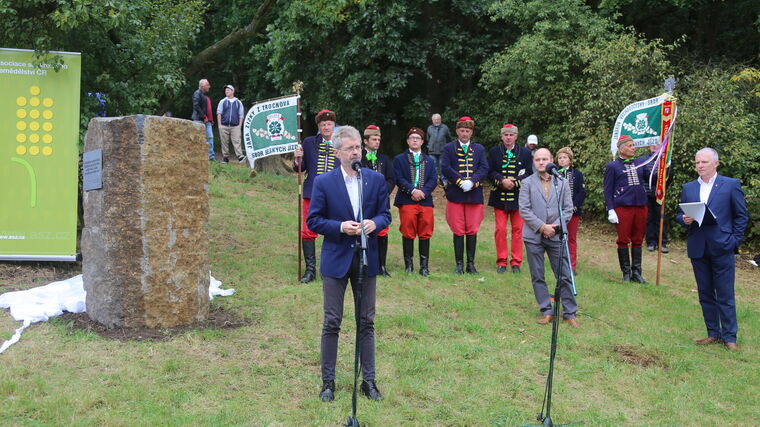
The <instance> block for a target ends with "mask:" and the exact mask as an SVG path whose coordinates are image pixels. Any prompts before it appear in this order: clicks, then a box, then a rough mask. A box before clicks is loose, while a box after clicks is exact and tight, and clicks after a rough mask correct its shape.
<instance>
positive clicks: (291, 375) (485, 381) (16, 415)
mask: <svg viewBox="0 0 760 427" xmlns="http://www.w3.org/2000/svg"><path fill="white" fill-rule="evenodd" d="M212 173H213V178H212V185H211V189H210V192H211V220H210V227H209V230H210V238H211V247H210V254H209V256H210V260H211V266H212V273H213V275H214V276H215V277H216V278H218V279H219V280H221V281H222V282H223V284H224V285H223V287H225V288H227V287H233V288H235V289H236V290H237V292H236V293H235V295H234V296H231V297H224V298H216V299H215V300H214V301H213V302H212V306H213V307H220V306H221V307H223V308H224V309H225V310H228V311H231V312H233V313H236V314H237V315H238V316H240V317H242V318H245V319H247V320H248V321H249V322H248V325H247V326H244V327H241V328H238V329H234V330H225V331H221V330H208V329H207V330H193V331H190V332H185V333H182V334H180V335H178V336H175V337H173V338H171V339H168V340H165V341H114V340H111V339H106V338H103V337H101V336H99V335H96V334H94V333H91V332H83V331H82V330H79V329H76V328H74V327H73V326H72V324H71V323H70V322H66V321H63V320H60V319H57V320H53V321H51V322H47V323H44V324H37V325H34V326H32V327H31V328H29V329H27V331H26V332H25V333H24V335H23V337H22V339H21V341H20V342H19V343H18V344H16V345H15V346H13V347H11V348H10V349H9V350H8V351H6V353H5V354H2V355H0V424H3V425H35V426H36V425H108V426H121V425H196V426H198V425H203V426H206V425H209V426H216V425H288V426H289V425H337V424H340V423H345V420H346V417H347V416H348V415H350V413H351V384H352V374H353V368H352V367H353V342H354V333H355V326H354V325H355V320H354V315H353V304H352V303H351V302H350V301H352V300H351V296H347V298H346V301H347V303H346V308H345V319H344V324H343V334H341V339H340V349H339V355H338V365H337V380H336V383H337V391H336V400H335V402H333V403H330V404H326V403H322V402H321V401H320V400H319V398H318V393H319V390H320V386H321V379H320V368H319V337H320V332H321V321H322V291H321V282H319V281H316V282H312V283H310V284H308V285H302V284H299V283H298V282H297V277H296V268H297V267H296V263H297V252H296V245H297V236H296V232H295V230H296V224H297V219H296V214H295V212H296V205H297V202H296V199H297V189H296V187H295V178H293V177H276V176H266V175H261V174H260V175H259V176H258V177H257V178H255V179H249V178H248V172H247V170H246V169H245V168H241V167H234V166H231V165H221V164H214V165H212ZM437 191H438V192H440V190H437ZM443 208H444V206H443V203H438V204H437V206H436V220H437V224H436V231H435V234H434V236H433V239H432V247H431V261H430V266H431V271H432V275H431V276H430V277H428V278H423V277H421V276H419V275H417V274H413V275H406V274H404V273H403V272H402V269H403V262H402V259H401V236H400V234H399V232H398V215H397V214H398V211H397V210H396V209H395V208H393V209H392V211H393V214H394V224H393V225H392V228H391V233H390V241H391V245H390V248H389V251H388V252H389V270H390V272H391V274H392V275H393V278H391V279H386V278H378V295H377V300H378V301H377V315H376V325H375V327H376V334H377V336H376V341H377V350H376V352H377V379H378V386H379V388H380V390H381V391H382V392H383V394H384V395H385V400H384V401H382V402H380V403H375V402H370V401H368V400H367V399H361V400H360V401H359V411H358V418H359V420H360V421H361V422H362V423H366V424H367V425H375V426H397V425H492V424H493V423H496V424H505V425H524V424H533V423H535V416H536V414H537V413H538V411H539V410H540V407H541V400H542V397H543V390H544V384H545V381H546V373H547V368H548V360H549V357H548V356H549V339H550V335H551V328H550V327H547V326H540V325H538V324H536V322H535V320H536V318H537V317H538V310H537V307H536V303H535V300H534V298H533V293H532V288H531V285H530V274H529V273H528V268H527V265H524V266H523V272H522V273H521V274H515V275H513V274H511V273H508V274H504V275H497V274H496V272H495V250H494V243H493V237H492V236H493V214H492V211H491V210H488V209H487V211H486V219H485V220H484V222H483V227H482V228H481V232H480V234H479V241H478V244H479V250H478V254H477V255H478V258H477V261H476V265H477V267H478V269H479V270H480V273H481V274H480V275H477V276H472V275H465V276H456V275H454V274H452V271H453V267H454V260H453V249H452V243H451V233H450V231H449V229H448V227H447V225H446V224H445V221H444V210H443ZM670 247H671V249H672V250H671V253H670V254H667V255H664V256H663V269H662V279H661V286H659V287H658V286H655V285H654V284H653V283H654V279H655V266H656V256H655V255H653V254H651V253H648V252H646V251H645V255H644V257H645V258H644V273H645V274H644V277H645V278H646V279H647V280H649V281H650V282H652V284H649V285H638V284H625V283H622V282H621V281H620V273H619V271H618V267H617V254H616V250H615V245H614V236H613V228H612V225H609V224H604V223H599V224H594V225H588V223H583V224H582V225H581V230H580V236H579V261H578V273H579V275H578V277H577V284H578V291H579V295H578V297H577V300H578V305H579V312H578V318H579V321H580V323H581V325H582V328H581V329H570V328H568V327H566V326H565V325H564V324H563V325H560V338H559V350H558V357H557V361H556V365H555V369H556V370H555V377H554V380H555V382H554V384H555V388H554V398H553V399H554V400H553V410H552V418H553V420H554V421H555V422H556V423H564V422H573V421H583V422H584V423H585V425H683V424H685V425H757V424H758V415H760V410H758V403H757V400H758V396H760V369H759V368H758V367H759V366H760V351H759V350H758V349H759V348H760V338H759V334H758V330H759V329H760V321H759V320H758V313H759V312H760V310H759V309H758V305H759V304H760V297H759V296H758V294H759V293H760V280H758V275H757V270H754V271H753V270H748V269H743V268H742V269H738V270H737V281H736V298H737V314H738V319H739V327H740V330H739V345H740V347H741V351H740V352H738V353H730V352H728V351H726V350H725V349H724V348H723V347H722V346H720V345H712V346H703V347H698V346H695V345H694V344H693V343H692V342H693V340H694V339H696V338H703V337H705V336H706V332H705V329H704V323H703V322H702V316H701V310H700V308H699V304H698V301H697V294H696V289H695V283H694V277H693V272H692V269H691V264H690V263H689V261H688V259H687V258H686V255H685V247H684V244H683V243H679V242H675V243H674V244H672V245H670ZM415 266H417V259H415ZM548 277H549V278H550V279H551V280H552V281H553V279H552V276H551V274H549V276H548ZM11 284H12V285H13V288H14V289H15V288H26V287H31V286H37V285H39V284H40V283H31V282H28V283H27V282H25V283H15V282H13V280H12V279H8V280H6V283H1V282H0V293H2V292H4V291H5V290H10V289H11ZM349 293H350V291H349ZM18 326H19V324H18V322H15V321H13V319H12V318H10V316H9V315H8V314H0V340H4V339H7V338H9V337H10V335H11V333H12V331H13V330H14V329H15V328H16V327H18Z"/></svg>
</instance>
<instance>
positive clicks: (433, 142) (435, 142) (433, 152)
mask: <svg viewBox="0 0 760 427" xmlns="http://www.w3.org/2000/svg"><path fill="white" fill-rule="evenodd" d="M430 120H431V121H432V122H433V123H432V124H431V125H430V126H428V128H427V135H426V138H427V139H426V141H427V150H428V154H429V155H430V157H432V158H433V160H435V167H436V170H437V172H438V175H439V176H440V175H441V161H440V160H441V151H443V147H444V146H445V145H446V144H447V143H448V142H449V141H451V132H450V131H449V127H448V126H446V125H445V124H443V123H441V115H440V114H438V113H435V114H433V116H432V117H431V118H430ZM443 179H445V178H443Z"/></svg>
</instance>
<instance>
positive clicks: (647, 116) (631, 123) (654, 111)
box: [610, 93, 670, 155]
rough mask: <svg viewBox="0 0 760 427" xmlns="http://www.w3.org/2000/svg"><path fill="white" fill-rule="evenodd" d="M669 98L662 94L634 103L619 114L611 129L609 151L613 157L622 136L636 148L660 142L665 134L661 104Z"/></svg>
mask: <svg viewBox="0 0 760 427" xmlns="http://www.w3.org/2000/svg"><path fill="white" fill-rule="evenodd" d="M669 97H670V95H668V94H667V93H663V94H662V95H660V96H658V97H656V98H649V99H645V100H643V101H638V102H634V103H633V104H630V105H628V106H627V107H625V108H624V109H623V111H621V112H620V114H619V115H618V117H617V120H616V121H615V126H614V127H613V128H612V140H611V141H610V150H611V151H612V154H613V155H615V154H616V153H617V142H618V138H620V136H622V135H628V136H630V137H631V139H633V143H634V145H635V146H636V147H637V148H638V147H646V146H649V145H657V144H659V143H660V142H662V138H663V135H664V134H665V133H664V132H663V126H662V116H663V115H662V104H663V103H664V102H665V101H666V100H667V99H669ZM665 131H667V130H665Z"/></svg>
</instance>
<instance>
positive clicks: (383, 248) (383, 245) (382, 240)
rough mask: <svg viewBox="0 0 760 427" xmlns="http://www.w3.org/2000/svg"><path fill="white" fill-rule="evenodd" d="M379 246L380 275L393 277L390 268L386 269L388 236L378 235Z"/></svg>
mask: <svg viewBox="0 0 760 427" xmlns="http://www.w3.org/2000/svg"><path fill="white" fill-rule="evenodd" d="M377 247H378V250H379V251H380V275H381V276H383V277H391V275H390V274H389V273H388V270H386V269H385V257H386V256H387V255H388V236H380V237H378V238H377Z"/></svg>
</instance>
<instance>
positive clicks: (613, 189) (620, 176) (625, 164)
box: [604, 135, 647, 283]
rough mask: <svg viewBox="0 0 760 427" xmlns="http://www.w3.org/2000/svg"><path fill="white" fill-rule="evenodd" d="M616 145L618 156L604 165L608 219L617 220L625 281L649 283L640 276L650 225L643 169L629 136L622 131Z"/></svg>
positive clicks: (619, 258)
mask: <svg viewBox="0 0 760 427" xmlns="http://www.w3.org/2000/svg"><path fill="white" fill-rule="evenodd" d="M617 146H618V158H617V159H615V160H613V161H611V162H609V163H607V166H606V167H605V169H604V202H605V204H606V206H607V211H608V219H609V221H610V222H611V223H613V224H616V225H615V228H616V229H617V248H618V262H619V264H620V270H622V272H623V281H625V282H629V281H631V280H632V281H634V282H639V283H647V282H646V280H644V278H643V277H642V276H641V243H642V242H643V241H644V233H645V232H646V226H647V193H646V190H644V184H643V182H644V170H643V168H641V167H638V165H639V162H637V161H635V160H634V158H633V155H634V154H636V147H635V146H634V143H633V139H631V137H630V136H628V135H621V136H620V138H619V139H618V144H617ZM629 244H630V246H631V248H630V256H629V250H628V245H629Z"/></svg>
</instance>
